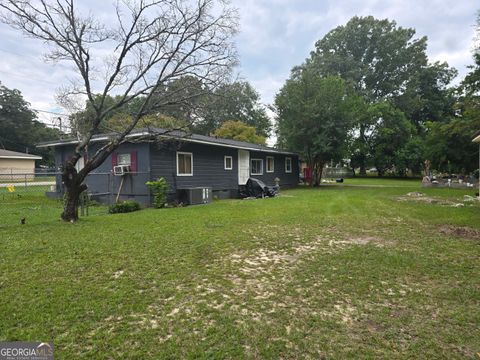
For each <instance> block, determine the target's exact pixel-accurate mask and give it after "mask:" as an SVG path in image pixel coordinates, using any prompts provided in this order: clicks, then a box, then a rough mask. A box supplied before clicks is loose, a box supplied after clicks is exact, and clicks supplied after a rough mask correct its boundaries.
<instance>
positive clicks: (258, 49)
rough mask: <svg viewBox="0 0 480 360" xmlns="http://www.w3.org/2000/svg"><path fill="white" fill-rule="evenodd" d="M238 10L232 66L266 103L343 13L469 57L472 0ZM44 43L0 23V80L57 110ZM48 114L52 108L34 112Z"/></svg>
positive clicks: (57, 80)
mask: <svg viewBox="0 0 480 360" xmlns="http://www.w3.org/2000/svg"><path fill="white" fill-rule="evenodd" d="M78 4H79V5H81V7H82V8H84V9H92V10H94V13H95V14H100V15H102V16H105V14H108V12H107V11H108V10H109V9H110V6H111V1H109V0H101V1H99V0H81V1H80V0H79V1H78ZM232 5H233V6H235V7H237V8H238V10H239V14H240V32H239V34H238V35H237V36H236V39H235V41H236V45H237V50H238V53H239V57H240V64H239V66H238V67H237V68H236V69H235V72H236V73H237V74H238V76H239V77H240V78H241V79H244V80H247V81H249V82H250V83H251V84H252V85H253V86H254V87H255V88H256V90H257V91H258V92H259V93H260V95H261V101H262V102H263V103H265V104H271V103H272V102H273V100H274V97H275V94H276V93H277V92H278V90H279V89H280V88H281V87H282V85H283V84H284V82H285V80H286V79H287V78H288V76H289V74H290V70H291V68H292V67H293V66H295V65H299V64H301V63H302V62H303V61H304V60H305V58H306V57H308V56H309V53H310V51H312V50H313V49H314V44H315V42H316V41H317V40H319V39H321V38H322V37H323V36H324V35H325V34H326V33H328V32H329V31H330V30H331V29H333V28H335V27H336V26H338V25H343V24H345V23H346V22H347V21H348V20H349V19H350V18H351V17H353V16H355V15H358V16H367V15H373V16H374V17H376V18H379V19H384V18H388V19H390V20H395V21H396V22H397V24H398V25H399V26H402V27H412V28H415V29H416V32H417V33H416V36H417V37H422V36H427V37H428V48H427V53H428V56H429V59H430V61H432V62H433V61H441V62H443V61H446V62H448V64H449V65H450V66H453V67H455V68H456V69H457V70H458V71H459V76H458V78H457V80H456V81H458V79H461V78H462V77H463V76H464V75H465V74H466V73H467V71H468V69H467V66H468V65H470V64H472V47H473V38H474V24H475V19H476V14H477V11H478V10H480V6H479V4H478V3H476V2H475V1H472V0H456V1H451V0H450V1H449V0H390V1H387V0H349V1H347V0H232ZM45 52H46V47H45V44H43V43H42V42H39V41H38V40H34V39H28V38H25V37H24V36H23V35H22V34H21V33H19V32H17V31H16V30H12V29H11V28H9V27H8V26H7V25H5V24H2V23H0V81H1V82H2V84H3V85H5V86H7V87H8V88H15V89H19V90H20V91H21V92H22V94H23V95H24V97H25V99H26V100H27V101H28V102H30V103H31V105H32V108H34V109H37V110H46V111H52V112H61V111H63V110H62V109H61V108H60V107H59V106H58V104H57V103H56V101H55V94H56V92H57V90H58V89H59V88H60V87H61V86H62V84H64V83H65V82H66V80H67V79H68V78H69V77H71V76H72V75H71V74H72V72H71V71H72V70H71V67H70V65H68V64H62V63H60V64H52V63H47V62H45V61H44V60H43V56H42V54H44V53H45ZM39 118H40V120H43V121H45V122H51V121H53V119H54V118H56V117H55V116H54V115H51V114H48V113H44V112H43V113H39Z"/></svg>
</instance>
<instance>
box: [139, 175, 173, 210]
mask: <svg viewBox="0 0 480 360" xmlns="http://www.w3.org/2000/svg"><path fill="white" fill-rule="evenodd" d="M145 184H146V185H147V186H148V187H149V188H150V190H151V191H152V193H153V206H154V207H155V208H157V209H159V208H163V207H164V206H165V203H166V202H167V191H168V184H167V180H165V179H164V178H163V177H161V178H158V179H157V180H155V181H147V182H146V183H145Z"/></svg>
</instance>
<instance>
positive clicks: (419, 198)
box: [397, 191, 456, 205]
mask: <svg viewBox="0 0 480 360" xmlns="http://www.w3.org/2000/svg"><path fill="white" fill-rule="evenodd" d="M397 201H413V202H418V203H426V204H437V205H455V204H456V203H455V202H453V201H450V200H447V199H440V198H435V197H430V196H427V195H425V194H424V193H421V192H416V191H414V192H409V193H407V194H405V195H403V196H399V197H397Z"/></svg>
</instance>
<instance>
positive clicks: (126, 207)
mask: <svg viewBox="0 0 480 360" xmlns="http://www.w3.org/2000/svg"><path fill="white" fill-rule="evenodd" d="M137 210H140V204H139V203H137V202H136V201H131V200H127V201H122V202H119V203H116V204H114V205H110V206H109V207H108V212H109V213H110V214H119V213H128V212H132V211H137Z"/></svg>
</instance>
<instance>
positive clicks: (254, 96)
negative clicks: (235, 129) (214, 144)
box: [194, 81, 272, 137]
mask: <svg viewBox="0 0 480 360" xmlns="http://www.w3.org/2000/svg"><path fill="white" fill-rule="evenodd" d="M206 100H207V101H208V104H207V106H205V111H204V113H203V116H201V117H200V119H198V121H197V122H196V123H195V126H194V130H195V132H198V133H201V134H205V135H207V134H209V133H211V132H213V131H215V129H218V128H220V127H221V126H222V124H223V123H224V122H225V121H230V120H232V119H234V120H238V121H241V122H242V123H244V124H247V125H249V126H253V127H254V128H255V129H256V133H258V134H259V135H261V136H263V137H268V135H269V134H270V131H271V128H272V125H271V123H270V119H269V118H268V115H267V112H266V107H265V105H263V104H262V103H261V102H260V95H259V94H258V92H257V91H256V90H255V89H254V88H253V87H252V85H250V84H249V83H248V82H246V81H236V82H233V83H229V84H222V85H221V86H220V87H218V88H217V89H215V90H214V91H212V92H211V94H209V96H208V98H207V99H206Z"/></svg>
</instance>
